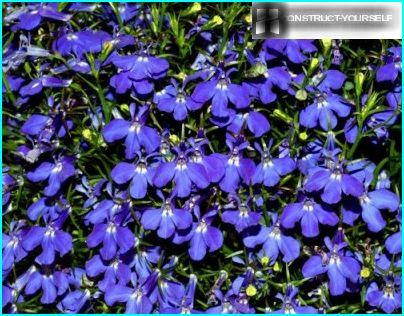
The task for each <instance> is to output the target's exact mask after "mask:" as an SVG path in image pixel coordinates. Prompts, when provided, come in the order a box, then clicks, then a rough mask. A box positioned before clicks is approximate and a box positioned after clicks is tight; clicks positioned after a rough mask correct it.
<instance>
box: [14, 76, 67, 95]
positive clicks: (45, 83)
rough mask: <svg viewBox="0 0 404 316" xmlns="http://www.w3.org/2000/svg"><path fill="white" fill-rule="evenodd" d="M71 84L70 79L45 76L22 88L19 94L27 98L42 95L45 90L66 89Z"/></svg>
mask: <svg viewBox="0 0 404 316" xmlns="http://www.w3.org/2000/svg"><path fill="white" fill-rule="evenodd" d="M71 82H72V80H70V79H69V80H67V79H65V80H64V79H59V78H57V77H53V76H48V75H43V76H41V77H39V78H36V79H33V80H32V81H31V82H30V83H28V84H27V85H25V86H23V87H21V88H20V91H19V92H20V95H21V96H22V97H27V96H32V95H35V94H38V93H40V92H41V91H42V89H43V88H66V87H68V86H70V84H71Z"/></svg>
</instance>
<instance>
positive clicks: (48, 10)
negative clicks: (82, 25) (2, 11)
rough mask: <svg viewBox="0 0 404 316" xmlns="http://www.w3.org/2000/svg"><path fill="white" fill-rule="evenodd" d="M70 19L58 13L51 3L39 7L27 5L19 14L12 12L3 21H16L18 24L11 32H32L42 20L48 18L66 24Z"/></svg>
mask: <svg viewBox="0 0 404 316" xmlns="http://www.w3.org/2000/svg"><path fill="white" fill-rule="evenodd" d="M71 17H72V15H71V14H67V13H63V12H60V11H58V7H57V5H55V4H53V3H49V4H40V5H28V6H26V7H24V10H21V11H20V12H18V13H17V12H13V13H11V14H10V15H8V16H6V17H5V19H7V20H8V21H10V20H17V19H18V23H17V24H15V25H14V26H12V28H11V29H12V30H14V31H16V30H27V31H30V30H33V29H35V28H36V27H38V26H39V25H40V24H41V22H42V19H43V18H48V19H52V20H56V21H63V22H67V21H69V20H70V18H71Z"/></svg>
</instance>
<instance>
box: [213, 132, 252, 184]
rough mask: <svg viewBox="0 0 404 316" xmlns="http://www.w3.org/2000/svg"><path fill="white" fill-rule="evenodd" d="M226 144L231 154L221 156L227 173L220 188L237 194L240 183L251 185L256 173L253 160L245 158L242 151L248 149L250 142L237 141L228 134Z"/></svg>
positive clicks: (240, 139)
mask: <svg viewBox="0 0 404 316" xmlns="http://www.w3.org/2000/svg"><path fill="white" fill-rule="evenodd" d="M226 144H227V147H228V148H229V150H230V153H229V154H228V155H220V157H221V159H222V161H223V163H224V165H225V173H224V176H223V178H222V180H221V181H220V183H219V186H220V188H221V189H222V190H223V191H225V192H235V191H236V190H237V188H238V187H239V184H240V182H242V181H243V182H244V183H245V184H247V185H248V184H250V182H251V178H252V176H253V174H254V172H255V164H254V162H253V161H252V160H251V159H249V158H244V157H243V154H242V150H244V149H245V148H247V147H248V142H246V141H244V139H243V138H242V137H239V138H237V139H236V138H234V137H233V136H231V135H229V134H228V135H227V136H226Z"/></svg>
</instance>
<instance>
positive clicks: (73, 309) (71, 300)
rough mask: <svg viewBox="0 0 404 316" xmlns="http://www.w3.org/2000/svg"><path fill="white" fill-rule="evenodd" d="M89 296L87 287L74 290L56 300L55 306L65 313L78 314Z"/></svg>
mask: <svg viewBox="0 0 404 316" xmlns="http://www.w3.org/2000/svg"><path fill="white" fill-rule="evenodd" d="M90 296H91V293H90V291H89V290H88V289H85V290H84V291H80V290H74V291H72V292H70V293H69V294H67V295H66V296H65V297H64V298H63V299H62V300H61V301H60V302H58V303H57V305H56V307H57V308H58V310H60V311H61V312H62V313H65V314H78V313H80V311H81V310H82V309H83V308H84V307H85V305H86V304H87V302H88V301H89V298H90Z"/></svg>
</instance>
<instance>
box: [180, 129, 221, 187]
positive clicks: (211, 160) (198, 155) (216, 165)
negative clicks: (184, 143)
mask: <svg viewBox="0 0 404 316" xmlns="http://www.w3.org/2000/svg"><path fill="white" fill-rule="evenodd" d="M188 142H189V144H190V145H191V146H192V150H191V151H190V157H189V158H190V161H191V162H193V163H196V164H201V165H202V166H203V167H204V168H205V171H206V174H207V175H208V178H209V181H210V182H211V183H214V182H219V181H220V180H221V179H222V178H223V175H224V163H223V161H222V157H221V155H220V154H217V153H212V154H210V155H208V154H206V150H205V149H204V147H205V146H207V145H209V141H208V140H207V139H206V138H204V137H203V138H201V139H199V138H198V139H193V138H190V139H188Z"/></svg>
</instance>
